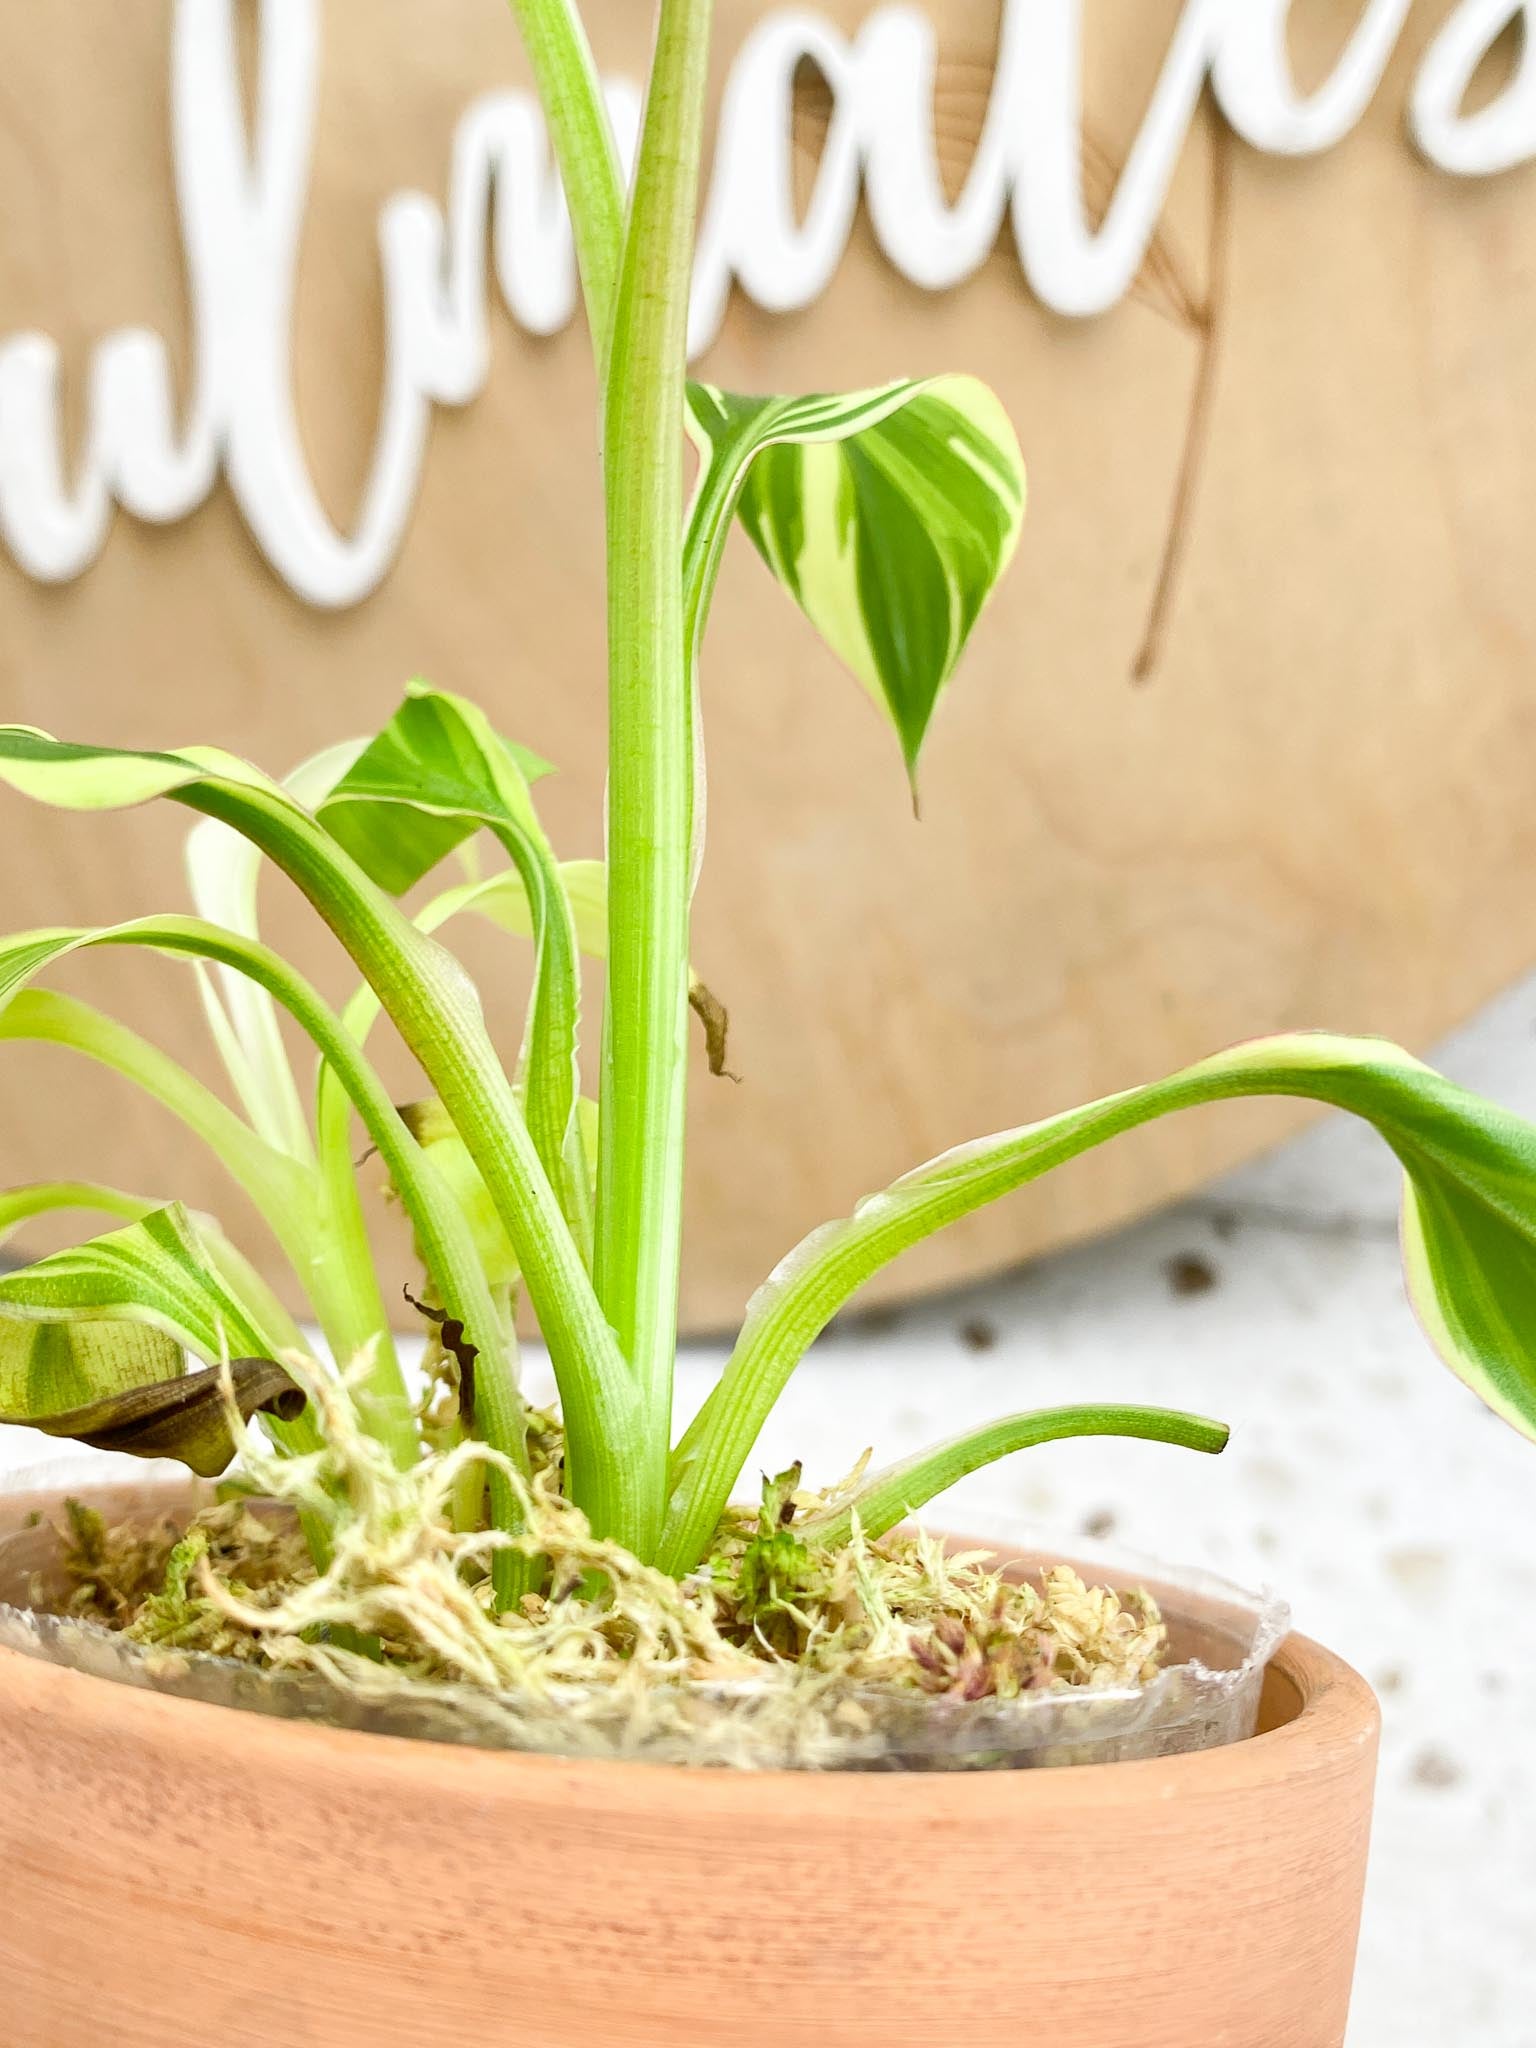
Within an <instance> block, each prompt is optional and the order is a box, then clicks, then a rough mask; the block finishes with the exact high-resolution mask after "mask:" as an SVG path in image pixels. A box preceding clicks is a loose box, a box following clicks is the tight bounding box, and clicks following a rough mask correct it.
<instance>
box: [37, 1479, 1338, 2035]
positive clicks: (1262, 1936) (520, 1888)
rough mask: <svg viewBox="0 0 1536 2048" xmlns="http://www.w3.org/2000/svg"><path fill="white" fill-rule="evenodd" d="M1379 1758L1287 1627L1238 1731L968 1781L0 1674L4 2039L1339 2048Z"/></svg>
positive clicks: (54, 1672) (1329, 1673)
mask: <svg viewBox="0 0 1536 2048" xmlns="http://www.w3.org/2000/svg"><path fill="white" fill-rule="evenodd" d="M56 1498H57V1497H56V1496H55V1497H50V1498H46V1499H45V1498H42V1497H39V1498H38V1499H37V1500H35V1501H31V1502H29V1501H25V1500H23V1501H19V1502H9V1503H6V1504H5V1515H4V1521H3V1523H0V1530H3V1529H4V1528H10V1529H14V1528H16V1527H17V1526H18V1525H19V1522H20V1518H21V1515H22V1513H24V1512H25V1511H26V1510H27V1509H29V1508H31V1507H43V1508H45V1509H47V1508H51V1507H52V1506H54V1505H55V1503H56ZM15 1591H16V1589H15V1588H14V1587H9V1588H7V1587H4V1586H0V1597H14V1596H15ZM1186 1619H1187V1618H1186ZM1376 1734H1377V1714H1376V1707H1375V1702H1374V1701H1373V1699H1372V1697H1371V1694H1370V1691H1369V1689H1368V1688H1367V1687H1366V1685H1365V1684H1364V1682H1363V1681H1362V1680H1361V1679H1360V1678H1359V1677H1357V1676H1356V1675H1355V1673H1354V1672H1352V1671H1351V1670H1349V1668H1348V1667H1347V1666H1346V1665H1344V1664H1342V1663H1340V1661H1339V1660H1338V1659H1337V1658H1336V1657H1333V1656H1331V1655H1330V1654H1329V1653H1328V1652H1327V1651H1326V1650H1323V1649H1320V1648H1319V1647H1318V1646H1317V1645H1316V1644H1315V1643H1310V1642H1307V1641H1306V1640H1305V1639H1303V1638H1301V1637H1299V1636H1293V1637H1292V1638H1290V1640H1289V1641H1288V1642H1287V1643H1286V1644H1285V1645H1284V1646H1283V1648H1282V1650H1281V1651H1280V1654H1279V1656H1278V1657H1277V1659H1276V1661H1275V1664H1274V1666H1273V1668H1272V1672H1271V1676H1270V1681H1269V1685H1268V1688H1267V1692H1266V1699H1265V1712H1264V1717H1263V1723H1262V1732H1261V1733H1260V1734H1259V1735H1257V1736H1256V1737H1255V1738H1254V1739H1253V1740H1251V1741H1248V1742H1242V1743H1237V1744H1234V1745H1232V1746H1230V1747H1228V1748H1224V1749H1219V1750H1211V1751H1207V1752H1204V1753H1202V1754H1199V1755H1192V1756H1178V1757H1171V1758H1167V1759H1161V1760H1157V1761H1150V1762H1139V1763H1116V1764H1103V1765H1090V1766H1085V1767H1080V1768H1076V1769H1064V1770H1034V1771H1028V1770H1026V1771H1011V1772H1000V1773H989V1774H977V1775H963V1774H962V1775H948V1774H923V1775H901V1774H897V1775H840V1774H827V1775H812V1774H804V1773H777V1772H773V1773H763V1774H757V1775H752V1774H744V1773H729V1772H723V1771H687V1770H677V1769H668V1768H663V1767H659V1766H654V1765H646V1764H615V1763H590V1762H587V1763H569V1762H563V1761H559V1760H554V1759H550V1758H545V1757H529V1756H518V1755H513V1754H507V1753H500V1752H481V1751H475V1750H466V1749H458V1748H453V1747H447V1746H440V1745H437V1744H432V1743H417V1742H409V1741H404V1740H400V1739H398V1738H395V1737H390V1736H382V1735H368V1734H358V1733H353V1732H344V1731H341V1730H336V1729H330V1728H324V1727H317V1726H311V1725H305V1724H302V1723H295V1722H291V1721H279V1720H270V1719H267V1718H265V1717H263V1716H257V1715H245V1714H237V1713H233V1712H230V1711H228V1710H226V1709H224V1708H220V1707H216V1706H208V1705H204V1704H202V1703H200V1702H194V1701H189V1700H181V1699H174V1698H169V1697H166V1696H164V1695H162V1694H158V1693H151V1692H142V1691H137V1690H134V1689H131V1688H129V1687H126V1686H122V1685H114V1684H109V1683H107V1682H105V1681H103V1680H101V1679H96V1678H88V1677H83V1676H81V1675H80V1674H78V1673H75V1672H71V1671H66V1670H62V1669H58V1668H56V1667H54V1666H51V1665H48V1664H45V1663H42V1662H40V1661H37V1660H35V1659H32V1658H28V1657H25V1656H22V1655H19V1654H17V1653H16V1652H14V1651H5V1652H0V1868H3V1870H4V1873H5V1883H4V1904H3V1906H0V2013H3V2021H4V2024H3V2027H0V2035H3V2039H4V2043H5V2048H103V2044H110V2048H450V2044H451V2048H464V2044H466V2043H475V2044H477V2048H480V2044H484V2048H489V2044H493V2043H494V2044H501V2043H506V2044H509V2048H510V2044H514V2043H515V2044H517V2048H642V2044H644V2048H662V2044H665V2048H787V2044H790V2043H805V2044H807V2048H812V2044H814V2048H919V2044H921V2048H935V2044H937V2048H1004V2044H1008V2048H1015V2044H1017V2043H1018V2042H1020V2041H1024V2040H1027V2041H1028V2042H1029V2043H1030V2048H1216V2044H1218V2043H1220V2044H1223V2048H1338V2044H1339V2043H1340V2042H1342V2040H1343V2034H1344V2023H1345V2014H1346V2010H1347V2007H1348V2002H1349V1990H1350V1980H1351V1976H1352V1973H1353V1966H1354V1952H1355V1940H1356V1932H1357V1927H1358V1921H1359V1911H1360V1898H1361V1888H1362V1883H1363V1878H1364V1868H1365V1853H1366V1841H1367V1835H1368V1832H1369V1825H1370V1807H1371V1793H1372V1784H1373V1779H1374V1772H1375V1754H1376Z"/></svg>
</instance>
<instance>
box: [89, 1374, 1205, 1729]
mask: <svg viewBox="0 0 1536 2048" xmlns="http://www.w3.org/2000/svg"><path fill="white" fill-rule="evenodd" d="M312 1397H313V1398H314V1399H315V1400H316V1401H317V1402H318V1403H319V1405H320V1407H321V1410H322V1413H323V1416H324V1435H325V1448H324V1449H323V1450H321V1451H319V1452H317V1453H315V1454H314V1455H313V1456H312V1457H311V1458H309V1459H282V1458H276V1457H274V1456H273V1455H272V1454H271V1452H270V1450H269V1449H268V1448H267V1447H266V1446H265V1445H264V1444H263V1443H262V1441H261V1440H260V1439H259V1438H257V1437H255V1436H254V1435H250V1434H248V1435H247V1440H246V1444H245V1470H246V1477H247V1481H248V1483H250V1484H253V1485H256V1486H258V1487H260V1488H262V1489H263V1490H264V1491H265V1492H266V1494H267V1496H268V1499H267V1501H266V1502H265V1503H261V1504H258V1503H255V1502H253V1501H251V1500H249V1499H244V1498H237V1499H233V1500H230V1501H226V1502H221V1503H219V1504H217V1505H214V1506H210V1507H208V1508H205V1509H203V1510H201V1511H200V1512H198V1513H197V1514H196V1515H194V1516H193V1517H192V1519H191V1521H190V1522H189V1523H188V1525H187V1526H186V1527H185V1528H184V1529H183V1530H181V1531H180V1532H178V1531H177V1530H175V1529H173V1528H172V1527H170V1526H168V1525H162V1526H160V1527H158V1528H156V1529H153V1530H149V1531H145V1530H144V1529H143V1528H142V1527H136V1526H134V1525H129V1526H127V1527H126V1528H124V1529H123V1530H121V1531H115V1532H114V1531H109V1530H107V1529H106V1528H105V1527H104V1526H103V1525H102V1523H101V1522H100V1518H99V1517H95V1516H92V1515H90V1514H89V1512H88V1511H85V1510H81V1509H78V1508H76V1507H74V1506H72V1507H71V1511H70V1512H71V1523H72V1529H71V1540H70V1542H69V1545H68V1560H67V1561H68V1568H69V1571H70V1574H71V1577H72V1579H73V1580H74V1583H75V1594H74V1597H73V1599H72V1600H71V1601H70V1603H69V1607H70V1610H71V1611H72V1612H73V1613H74V1614H75V1615H77V1616H79V1617H80V1618H83V1619H91V1620H95V1621H98V1622H100V1623H103V1624H105V1625H106V1626H107V1627H109V1628H113V1629H116V1630H120V1631H122V1632H123V1633H125V1634H126V1635H127V1636H129V1637H130V1638H131V1639H132V1640H133V1641H134V1642H136V1643H138V1644H140V1645H142V1646H143V1647H144V1648H145V1650H146V1651H149V1652H159V1653H165V1652H183V1653H185V1652H200V1653H204V1654H208V1655H212V1656H216V1657H227V1658H234V1659H238V1660H240V1661H242V1662H247V1663H255V1664H260V1665H264V1666H266V1667H268V1668H271V1669H273V1670H287V1671H293V1670H308V1671H312V1672H317V1673H319V1674H321V1675H323V1676H324V1677H325V1678H326V1679H328V1680H330V1681H331V1682H333V1683H335V1684H336V1685H338V1686H341V1687H343V1688H345V1689H347V1690H349V1691H362V1692H368V1693H374V1694H377V1693H378V1692H380V1691H381V1690H383V1689H387V1688H388V1687H390V1686H391V1685H394V1686H401V1685H404V1686H421V1687H427V1688H439V1689H444V1688H446V1689H456V1688H465V1689H476V1690H479V1691H481V1692H485V1693H490V1694H497V1695H502V1694H506V1693H509V1692H516V1693H518V1694H520V1695H522V1696H523V1697H524V1698H526V1699H544V1700H546V1701H554V1700H556V1699H559V1701H560V1702H561V1711H562V1713H564V1714H565V1715H567V1716H569V1717H570V1718H571V1720H572V1721H573V1722H574V1723H578V1724H579V1722H580V1721H581V1719H582V1717H583V1713H584V1711H585V1709H584V1704H583V1702H584V1701H586V1702H588V1703H590V1708H591V1711H592V1712H593V1714H594V1715H595V1716H597V1717H599V1718H600V1719H601V1720H602V1721H603V1723H604V1725H605V1726H609V1727H611V1726H612V1725H613V1722H614V1717H615V1713H616V1712H617V1713H618V1714H619V1715H620V1716H621V1718H622V1717H623V1716H624V1715H626V1714H627V1715H628V1717H629V1718H630V1720H631V1722H632V1728H633V1733H634V1736H635V1738H636V1739H638V1740H643V1739H644V1737H645V1735H646V1734H647V1733H648V1732H649V1730H650V1728H651V1727H652V1725H653V1723H654V1721H655V1718H656V1716H657V1714H658V1713H661V1714H663V1715H664V1714H665V1712H666V1708H665V1700H666V1697H667V1695H668V1693H669V1692H670V1693H671V1694H673V1695H677V1694H680V1693H683V1692H686V1691H689V1690H693V1691H697V1689H699V1688H700V1687H716V1688H720V1687H723V1688H735V1689H738V1690H739V1689H740V1688H742V1687H743V1686H750V1685H752V1684H753V1683H754V1682H761V1681H764V1680H768V1681H770V1683H771V1687H772V1694H773V1698H774V1700H775V1701H776V1702H777V1704H778V1706H779V1707H780V1708H781V1709H782V1711H784V1712H785V1713H789V1714H793V1715H796V1716H802V1717H805V1718H806V1719H807V1720H808V1721H809V1722H814V1721H815V1719H816V1717H817V1716H818V1715H821V1716H827V1715H831V1716H834V1717H840V1718H841V1719H842V1720H843V1721H844V1723H846V1722H847V1719H848V1717H849V1716H850V1715H856V1714H857V1713H858V1711H859V1708H858V1706H857V1700H858V1698H859V1696H860V1695H861V1694H868V1693H870V1692H871V1691H874V1692H880V1693H887V1694H891V1693H896V1694H907V1695H926V1696H931V1697H935V1698H943V1699H948V1700H951V1701H979V1700H983V1699H991V1700H998V1701H1006V1700H1010V1699H1015V1698H1017V1697H1019V1696H1020V1695H1021V1694H1024V1693H1027V1692H1036V1691H1042V1690H1051V1689H1054V1690H1061V1691H1065V1690H1069V1689H1072V1688H1088V1689H1096V1688H1102V1687H1107V1686H1114V1687H1130V1686H1136V1685H1140V1684H1143V1683H1145V1682H1146V1681H1148V1680H1149V1679H1150V1678H1152V1677H1153V1675H1154V1674H1155V1673H1156V1671H1157V1669H1158V1667H1159V1663H1160V1660H1161V1658H1162V1655H1163V1651H1164V1649H1165V1647H1166V1632H1165V1630H1164V1627H1163V1624H1162V1620H1161V1617H1160V1616H1159V1614H1158V1610H1157V1607H1156V1605H1155V1603H1154V1602H1153V1601H1152V1599H1151V1598H1150V1596H1148V1595H1146V1594H1145V1593H1141V1592H1136V1593H1131V1594H1128V1595H1123V1596H1122V1595H1120V1594H1116V1593H1114V1592H1111V1591H1109V1590H1107V1589H1105V1588H1102V1587H1101V1588H1094V1589H1090V1588H1089V1587H1087V1586H1085V1585H1084V1584H1083V1582H1082V1580H1081V1579H1080V1578H1079V1577H1078V1575H1077V1574H1076V1573H1075V1572H1074V1571H1073V1570H1071V1569H1070V1568H1069V1567H1067V1566H1057V1567H1056V1568H1054V1569H1053V1570H1050V1571H1047V1572H1046V1573H1045V1574H1044V1576H1043V1579H1042V1581H1041V1583H1040V1584H1039V1585H1036V1584H1033V1583H1031V1582H1028V1581H1024V1582H1016V1581H1014V1580H1013V1579H1010V1578H1009V1577H1008V1576H1006V1575H1005V1572H1004V1569H1003V1567H1002V1566H1001V1564H1000V1563H999V1562H998V1560H996V1559H995V1558H993V1557H992V1556H991V1554H990V1553H987V1552H984V1551H970V1552H966V1553H964V1554H955V1553H953V1552H952V1551H950V1550H949V1549H948V1548H947V1547H946V1545H945V1544H944V1543H943V1542H942V1541H941V1540H940V1539H938V1538H937V1537H935V1536H932V1535H929V1534H927V1533H924V1532H922V1531H898V1532H892V1533H889V1534H887V1535H885V1536H883V1537H881V1538H879V1539H876V1540H868V1539H866V1538H865V1537H864V1536H863V1534H862V1533H861V1532H860V1531H859V1530H858V1529H857V1527H855V1530H854V1532H853V1535H852V1537H851V1538H850V1539H847V1540H839V1541H837V1542H835V1543H828V1542H826V1541H825V1540H824V1539H822V1538H820V1537H818V1536H817V1534H816V1533H815V1531H816V1523H817V1520H818V1518H823V1519H824V1518H825V1517H826V1516H827V1514H828V1513H829V1511H835V1509H836V1508H837V1506H838V1504H839V1503H840V1502H841V1501H842V1500H843V1499H844V1498H846V1497H847V1495H848V1493H849V1492H850V1490H853V1489H856V1487H857V1484H858V1480H859V1476H860V1475H859V1474H858V1473H855V1474H854V1475H852V1476H851V1478H850V1480H849V1481H845V1482H844V1483H843V1485H842V1486H841V1487H838V1488H833V1489H831V1490H830V1491H828V1492H826V1493H815V1492H811V1491H808V1490H806V1489H804V1488H802V1487H801V1485H800V1472H799V1468H798V1467H797V1468H794V1469H793V1470H791V1471H790V1472H787V1473H783V1474H780V1475H778V1477H776V1478H773V1479H770V1480H768V1481H766V1482H765V1485H764V1488H763V1498H762V1503H761V1506H760V1507H759V1509H758V1510H757V1511H756V1512H755V1513H753V1512H748V1511H743V1510H733V1511H732V1512H731V1513H730V1514H729V1515H728V1516H727V1517H726V1518H725V1520H724V1521H723V1522H722V1524H721V1526H720V1529H719V1531H718V1533H717V1540H716V1543H715V1545H714V1547H713V1548H712V1550H711V1553H710V1556H709V1558H708V1559H707V1560H706V1562H705V1563H704V1564H703V1565H702V1566H701V1567H700V1569H699V1570H698V1571H696V1572H695V1573H693V1574H691V1575H690V1576H689V1577H688V1578H687V1579H686V1580H684V1581H682V1582H681V1583H679V1582H678V1581H676V1580H673V1579H672V1578H670V1577H668V1576H667V1575H666V1574H665V1573H662V1572H659V1571H657V1570H656V1569H655V1568H654V1567H651V1566H648V1565H645V1564H643V1563H642V1562H641V1561H640V1560H639V1559H638V1558H636V1557H635V1556H634V1555H633V1554H632V1553H631V1552H630V1551H628V1550H626V1549H625V1548H624V1547H623V1546H622V1545H620V1544H617V1543H615V1542H614V1541H612V1539H604V1538H598V1537H595V1536H594V1535H593V1533H592V1530H591V1528H590V1525H589V1524H588V1522H587V1519H586V1517H585V1516H584V1515H583V1514H582V1512H581V1510H580V1509H579V1508H577V1507H575V1506H574V1505H573V1504H572V1502H571V1501H570V1500H569V1499H567V1498H566V1497H565V1495H564V1494H563V1492H562V1491H561V1487H560V1478H561V1463H562V1448H563V1447H562V1439H561V1434H560V1430H559V1426H558V1423H557V1422H556V1420H555V1419H554V1418H553V1417H552V1416H542V1415H541V1416H537V1417H535V1418H534V1420H535V1423H536V1428H535V1430H534V1432H533V1435H534V1437H535V1440H536V1441H537V1442H538V1443H539V1444H540V1446H541V1452H542V1455H541V1459H540V1462H539V1466H538V1469H536V1470H535V1471H534V1473H533V1474H532V1476H531V1478H530V1479H527V1480H524V1479H523V1478H522V1477H521V1475H512V1483H513V1484H514V1485H515V1486H516V1487H517V1488H518V1489H519V1494H520V1499H521V1504H522V1508H523V1513H524V1529H523V1531H522V1532H521V1533H520V1534H519V1535H518V1536H516V1537H515V1538H506V1537H501V1536H497V1535H494V1534H492V1533H490V1532H486V1531H483V1530H476V1531H462V1530H457V1529H455V1528H454V1527H453V1525H452V1524H453V1518H452V1513H451V1505H452V1502H453V1500H454V1498H455V1495H456V1493H457V1491H458V1488H459V1486H460V1483H461V1480H462V1477H463V1474H464V1473H465V1471H473V1469H474V1468H475V1467H476V1466H478V1465H482V1464H483V1463H484V1461H485V1460H486V1459H487V1458H488V1457H491V1456H494V1453H488V1452H487V1451H486V1450H485V1449H484V1447H483V1446H479V1445H475V1444H472V1443H465V1444H461V1445H459V1446H457V1447H456V1448H454V1449H453V1450H450V1451H446V1452H441V1453H435V1454H433V1455H432V1456H431V1457H429V1458H428V1459H427V1460H426V1461H424V1462H423V1464H421V1465H419V1466H417V1467H416V1468H415V1470H414V1471H413V1472H412V1473H410V1474H402V1473H401V1472H399V1471H398V1469H397V1468H396V1467H395V1466H394V1465H393V1464H392V1463H391V1461H390V1460H389V1459H388V1457H387V1456H385V1455H383V1454H382V1453H381V1450H380V1447H379V1445H378V1444H377V1442H376V1441H375V1440H374V1439H373V1438H372V1437H371V1436H369V1435H368V1434H367V1432H366V1431H365V1430H364V1429H363V1428H362V1427H361V1426H360V1424H359V1422H358V1419H357V1411H356V1407H355V1403H354V1401H353V1400H352V1398H351V1397H350V1395H349V1393H348V1391H347V1389H346V1388H345V1387H341V1388H337V1387H335V1386H331V1385H317V1386H316V1387H315V1388H314V1389H313V1393H312ZM317 1493H319V1494H323V1495H324V1496H325V1497H326V1498H327V1500H328V1501H329V1503H330V1513H331V1516H332V1528H333V1537H334V1543H333V1552H332V1557H331V1559H330V1562H329V1564H328V1565H327V1567H326V1569H325V1570H323V1571H318V1570H316V1568H315V1566H314V1564H313V1562H312V1561H311V1560H310V1559H309V1557H308V1555H307V1553H306V1551H305V1548H304V1545H303V1540H302V1536H301V1534H300V1530H299V1522H298V1518H297V1515H296V1514H295V1513H294V1512H293V1511H294V1510H297V1509H302V1508H304V1507H307V1506H309V1505H311V1504H312V1502H313V1499H314V1498H315V1496H316V1494H317ZM802 1532H803V1533H802ZM506 1542H512V1543H514V1544H515V1545H516V1546H517V1547H518V1548H519V1549H520V1550H522V1551H524V1552H525V1553H526V1554H529V1555H533V1554H537V1555H539V1556H540V1557H541V1558H542V1559H543V1560H545V1577H544V1581H543V1586H542V1590H540V1591H536V1592H532V1591H531V1592H528V1593H525V1594H524V1595H523V1597H522V1599H521V1600H520V1602H519V1603H518V1604H517V1606H516V1607H514V1608H512V1609H510V1610H505V1611H502V1612H500V1613H498V1612H497V1609H496V1605H495V1601H494V1598H493V1593H492V1583H491V1574H490V1568H489V1567H490V1559H491V1556H492V1554H493V1553H494V1550H495V1548H496V1547H497V1546H499V1545H500V1544H502V1543H506Z"/></svg>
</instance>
